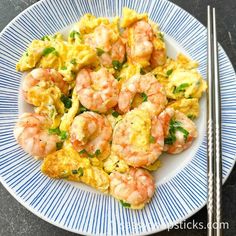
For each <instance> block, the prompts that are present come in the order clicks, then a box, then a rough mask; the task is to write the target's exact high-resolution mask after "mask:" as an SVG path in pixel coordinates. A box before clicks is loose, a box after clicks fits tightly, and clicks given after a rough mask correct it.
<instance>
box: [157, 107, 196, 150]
mask: <svg viewBox="0 0 236 236" xmlns="http://www.w3.org/2000/svg"><path fill="white" fill-rule="evenodd" d="M159 119H160V121H161V123H162V126H163V130H164V136H165V146H164V151H167V152H168V153H171V154H176V153H180V152H182V151H184V150H185V149H187V148H189V147H190V146H191V144H192V142H193V140H194V139H195V138H196V137H197V128H196V126H195V124H194V123H193V121H192V120H190V119H189V118H188V117H187V116H186V115H185V114H183V113H182V112H180V111H177V110H174V109H172V108H167V109H166V110H164V111H163V112H162V113H161V114H160V116H159Z"/></svg>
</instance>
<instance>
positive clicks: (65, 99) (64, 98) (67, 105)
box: [61, 94, 72, 109]
mask: <svg viewBox="0 0 236 236" xmlns="http://www.w3.org/2000/svg"><path fill="white" fill-rule="evenodd" d="M61 101H62V102H63V103H64V106H65V108H67V109H69V108H71V106H72V101H71V99H70V98H68V97H67V96H65V95H64V94H62V95H61Z"/></svg>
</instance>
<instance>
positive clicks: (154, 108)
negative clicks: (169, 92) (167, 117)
mask: <svg viewBox="0 0 236 236" xmlns="http://www.w3.org/2000/svg"><path fill="white" fill-rule="evenodd" d="M137 94H140V95H141V96H142V97H143V102H142V103H141V104H140V105H139V106H138V108H140V109H146V110H148V111H149V112H150V114H154V115H158V114H159V113H160V112H161V111H162V110H163V109H164V108H165V105H166V104H167V99H166V94H165V90H164V87H163V86H162V85H161V84H160V83H158V81H157V80H156V78H155V76H154V75H151V74H146V75H134V76H133V77H131V78H130V79H129V80H128V81H126V82H125V83H124V84H123V85H122V88H121V92H120V94H119V100H118V106H119V109H120V111H121V112H123V113H126V112H128V111H130V109H131V105H132V101H133V99H134V98H135V96H136V95H137Z"/></svg>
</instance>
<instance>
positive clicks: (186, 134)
mask: <svg viewBox="0 0 236 236" xmlns="http://www.w3.org/2000/svg"><path fill="white" fill-rule="evenodd" d="M176 129H177V130H178V131H180V132H182V133H183V134H184V140H185V142H186V140H187V138H188V135H189V132H188V131H187V130H186V129H184V128H183V127H177V128H176Z"/></svg>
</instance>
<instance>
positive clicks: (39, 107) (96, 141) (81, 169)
mask: <svg viewBox="0 0 236 236" xmlns="http://www.w3.org/2000/svg"><path fill="white" fill-rule="evenodd" d="M197 67H198V64H197V63H196V62H194V61H191V60H190V59H188V58H187V57H185V56H184V55H182V54H180V55H178V57H177V58H176V59H172V58H168V57H167V55H166V46H165V40H164V34H163V33H162V32H161V31H160V30H159V27H158V25H157V24H156V23H154V22H152V21H151V20H150V19H149V18H148V15H147V14H138V13H137V12H135V11H133V10H131V9H128V8H124V9H123V17H122V19H120V18H119V17H116V18H114V19H112V20H109V19H107V18H102V17H100V18H96V17H95V16H93V15H90V14H86V15H84V16H83V17H82V18H81V19H80V21H79V22H78V23H76V24H75V25H74V26H73V28H72V30H71V32H70V34H69V35H68V38H67V39H65V38H63V35H62V34H60V33H56V34H55V35H50V36H49V35H47V36H44V37H43V38H42V39H36V40H33V41H32V42H31V43H30V44H29V46H28V48H27V50H26V51H25V52H24V54H23V55H22V57H21V58H20V60H19V62H18V63H17V65H16V69H17V70H18V71H21V72H28V73H27V74H26V76H24V77H23V84H22V92H23V95H24V99H25V101H26V102H27V103H29V104H32V105H33V106H34V111H35V112H34V113H24V114H23V115H22V116H21V117H20V118H19V121H18V122H17V124H16V126H15V129H14V135H15V138H16V140H17V142H18V143H19V144H20V146H21V147H22V148H23V149H24V150H25V151H26V152H27V153H29V154H31V155H32V156H34V157H35V158H41V159H43V163H42V167H41V169H42V172H43V173H44V174H46V175H48V176H49V177H52V178H63V179H67V180H71V181H78V182H83V183H85V184H87V185H90V186H92V187H93V188H96V189H98V190H100V191H102V192H104V193H109V194H111V195H112V196H114V197H115V198H116V199H118V200H119V201H120V202H121V204H122V205H123V206H124V207H130V208H133V209H140V208H143V207H144V206H145V204H146V203H147V202H149V201H150V199H151V197H152V196H153V194H154V192H155V182H154V179H153V177H152V175H151V171H155V170H157V169H158V168H159V167H160V165H161V163H160V161H159V157H160V155H161V154H162V153H163V152H167V153H170V154H176V153H180V152H182V151H184V150H185V149H187V148H189V147H190V146H191V144H192V142H193V140H194V139H195V138H196V137H197V128H196V126H195V124H194V122H193V119H195V118H197V117H198V116H199V110H200V108H199V99H200V98H201V96H202V93H203V92H204V91H205V90H206V83H205V81H204V80H203V79H202V77H201V75H200V74H199V72H198V71H197Z"/></svg>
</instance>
